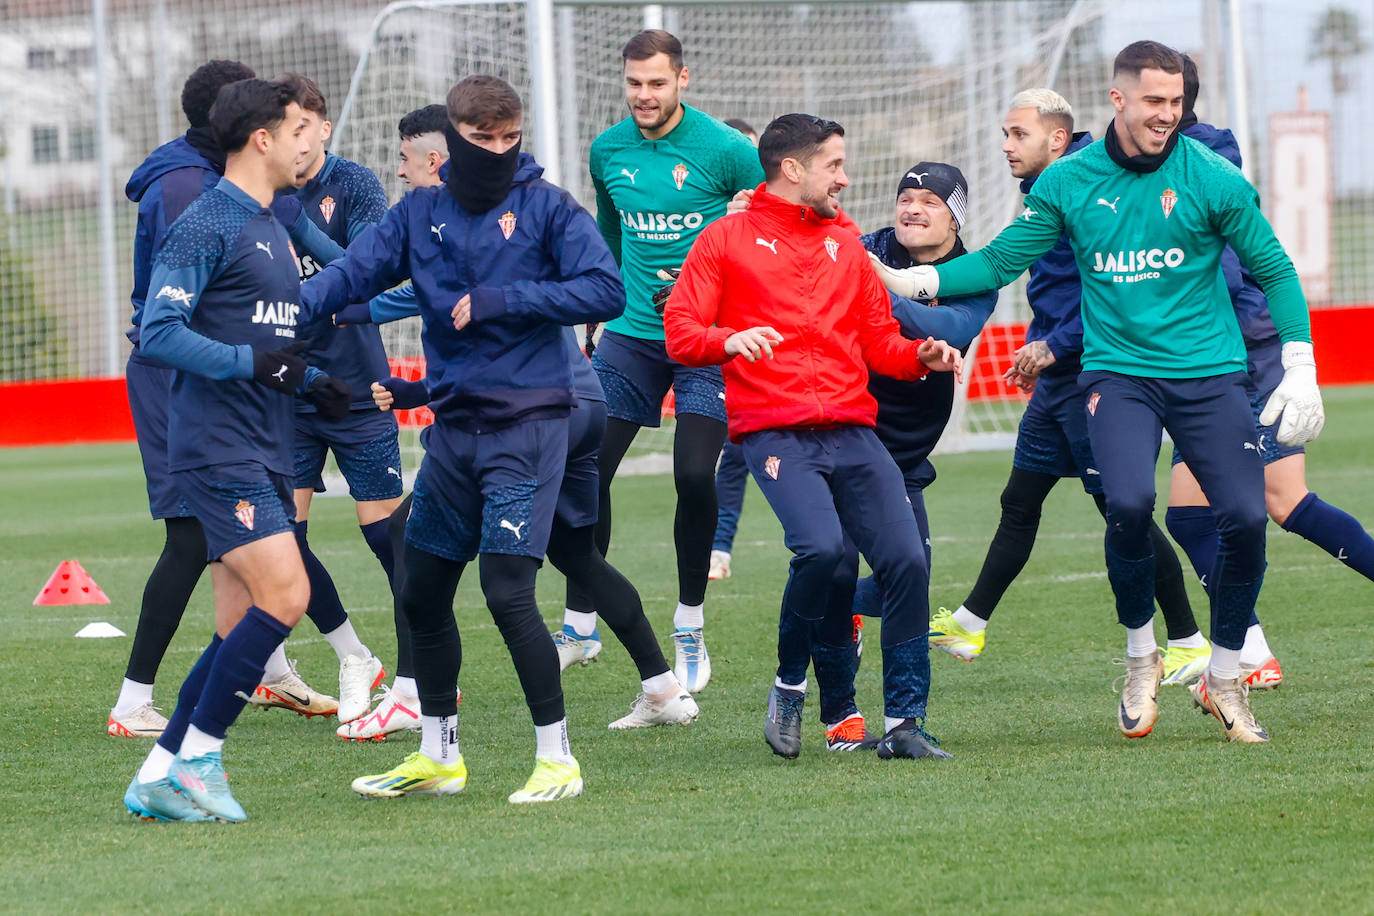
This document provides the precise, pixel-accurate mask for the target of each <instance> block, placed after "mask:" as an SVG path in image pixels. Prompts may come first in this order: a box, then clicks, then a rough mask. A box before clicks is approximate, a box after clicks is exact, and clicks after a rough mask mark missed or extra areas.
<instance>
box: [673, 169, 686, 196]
mask: <svg viewBox="0 0 1374 916" xmlns="http://www.w3.org/2000/svg"><path fill="white" fill-rule="evenodd" d="M686 180H687V166H685V165H683V164H682V163H681V162H679V163H678V164H677V165H675V166H673V184H675V185H677V189H678V190H679V191H681V190H682V183H683V182H684V181H686Z"/></svg>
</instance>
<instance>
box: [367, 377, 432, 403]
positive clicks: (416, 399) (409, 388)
mask: <svg viewBox="0 0 1374 916" xmlns="http://www.w3.org/2000/svg"><path fill="white" fill-rule="evenodd" d="M378 384H379V385H381V386H382V387H383V388H385V389H386V390H387V391H390V392H391V396H392V397H393V398H395V400H394V401H393V402H392V404H391V409H392V410H414V409H415V408H417V407H424V406H425V405H426V404H428V403H429V386H427V385H426V384H425V383H424V380H423V379H421V380H420V381H417V382H412V381H408V380H407V379H403V378H398V377H396V376H394V375H393V376H392V377H391V378H384V379H382V380H381V381H380V382H378Z"/></svg>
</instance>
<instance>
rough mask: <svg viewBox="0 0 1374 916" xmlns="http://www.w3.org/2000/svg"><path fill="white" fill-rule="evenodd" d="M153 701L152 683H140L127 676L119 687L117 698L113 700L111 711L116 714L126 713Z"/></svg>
mask: <svg viewBox="0 0 1374 916" xmlns="http://www.w3.org/2000/svg"><path fill="white" fill-rule="evenodd" d="M151 702H153V685H152V684H140V683H139V682H138V681H131V680H129V679H128V678H127V677H126V678H125V679H124V683H123V685H121V686H120V688H119V699H118V700H115V705H114V709H113V710H111V712H112V713H113V714H114V715H116V716H123V715H128V714H129V713H131V712H133V711H134V710H135V709H138V707H140V706H142V705H144V704H145V703H151Z"/></svg>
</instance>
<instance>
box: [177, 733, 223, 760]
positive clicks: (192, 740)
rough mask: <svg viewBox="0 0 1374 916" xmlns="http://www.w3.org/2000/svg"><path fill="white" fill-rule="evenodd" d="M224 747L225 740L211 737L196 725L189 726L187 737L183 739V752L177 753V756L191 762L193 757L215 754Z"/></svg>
mask: <svg viewBox="0 0 1374 916" xmlns="http://www.w3.org/2000/svg"><path fill="white" fill-rule="evenodd" d="M222 747H224V739H223V738H214V737H211V736H210V735H207V734H205V732H203V731H201V730H200V729H198V728H196V727H195V726H194V725H189V726H187V727H186V737H185V738H182V739H181V750H179V751H177V756H178V757H180V758H181V759H182V760H190V759H191V758H192V757H204V756H205V755H206V754H213V753H214V752H215V751H217V750H219V749H220V748H222Z"/></svg>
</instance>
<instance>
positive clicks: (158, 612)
mask: <svg viewBox="0 0 1374 916" xmlns="http://www.w3.org/2000/svg"><path fill="white" fill-rule="evenodd" d="M163 524H164V526H165V527H166V529H167V538H166V540H165V541H164V542H163V545H162V554H161V555H160V556H159V557H158V558H157V563H156V564H154V566H153V571H152V572H151V573H149V574H148V584H147V585H145V586H144V587H143V604H142V607H141V608H140V609H139V612H138V628H137V629H136V630H134V642H133V646H132V647H130V649H129V664H128V667H127V668H126V669H125V671H124V677H125V678H127V679H128V680H130V681H135V682H137V683H140V684H152V683H153V682H154V681H156V680H157V669H158V667H159V666H161V664H162V658H163V656H165V655H166V654H167V646H168V645H170V644H171V642H172V637H173V636H174V635H176V631H177V627H178V626H179V625H180V623H181V615H182V614H183V613H185V611H186V603H187V602H188V601H190V600H191V593H192V592H194V591H195V590H196V583H197V582H199V581H200V576H201V573H203V572H205V567H206V566H208V565H209V560H207V559H206V557H205V529H203V528H202V527H201V526H200V522H199V521H198V520H196V519H194V518H169V519H165V520H164V521H163ZM150 699H151V697H150Z"/></svg>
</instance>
